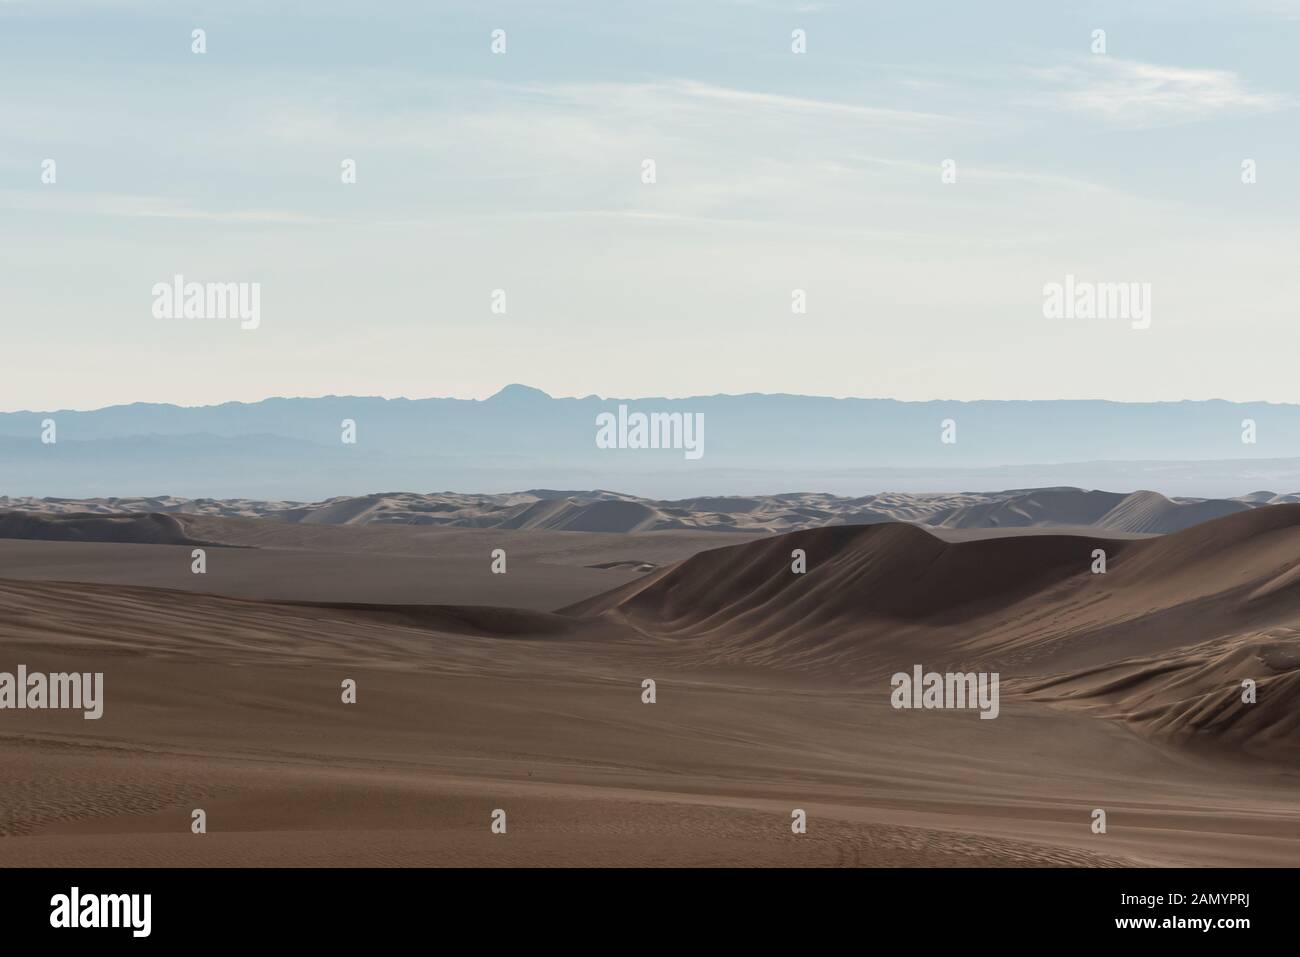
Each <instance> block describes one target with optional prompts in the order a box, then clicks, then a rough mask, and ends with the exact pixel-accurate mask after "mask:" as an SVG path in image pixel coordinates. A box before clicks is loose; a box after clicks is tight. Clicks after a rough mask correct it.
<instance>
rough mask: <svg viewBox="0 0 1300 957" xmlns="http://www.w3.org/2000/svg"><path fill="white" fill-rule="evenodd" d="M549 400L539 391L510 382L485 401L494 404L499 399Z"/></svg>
mask: <svg viewBox="0 0 1300 957" xmlns="http://www.w3.org/2000/svg"><path fill="white" fill-rule="evenodd" d="M549 398H550V396H549V395H547V394H546V393H545V392H543V391H542V390H541V389H534V388H533V387H532V386H530V385H520V384H519V383H518V382H512V383H511V384H510V385H508V386H506V387H505V388H504V389H502V390H501V391H500V392H498V393H497V394H496V395H493V396H489V397H488V398H487V400H486V401H488V402H496V401H498V400H500V399H512V400H515V401H518V400H520V399H526V400H533V399H549Z"/></svg>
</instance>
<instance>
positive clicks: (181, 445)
mask: <svg viewBox="0 0 1300 957" xmlns="http://www.w3.org/2000/svg"><path fill="white" fill-rule="evenodd" d="M620 406H621V407H625V408H626V410H627V412H628V414H629V415H634V414H635V413H637V412H642V413H645V414H651V413H655V412H659V413H669V414H671V413H683V414H698V415H702V416H703V420H704V424H705V428H704V434H703V445H702V449H703V455H702V456H701V457H700V458H698V459H688V458H687V457H686V456H685V455H684V454H683V452H682V451H681V450H680V449H678V448H645V449H637V448H599V447H598V446H597V442H596V436H597V416H599V415H601V414H602V413H609V414H611V415H614V414H617V413H618V411H619V408H620ZM51 423H52V426H53V438H54V439H55V441H53V442H48V441H46V442H43V441H42V435H43V434H44V435H46V436H47V438H48V437H49V432H50V426H51ZM346 423H351V429H352V431H353V434H354V435H355V439H356V441H355V443H345V442H344V441H343V436H344V432H345V430H346V429H347V428H348V426H347V425H346ZM1243 438H1253V439H1254V441H1253V442H1250V441H1243ZM945 439H948V440H949V441H945ZM1055 485H1085V486H1091V487H1101V488H1113V489H1117V490H1122V491H1136V490H1138V489H1142V488H1158V489H1159V490H1161V491H1162V492H1165V493H1166V494H1173V495H1190V496H1200V497H1233V496H1237V495H1241V494H1244V493H1246V492H1248V491H1249V490H1251V489H1258V488H1264V487H1273V488H1279V487H1280V488H1300V406H1297V405H1287V404H1272V403H1233V402H1225V401H1218V400H1213V401H1196V402H1192V401H1187V402H1153V403H1121V402H1109V401H1094V400H1078V401H1075V400H1061V401H974V402H957V401H932V402H900V401H896V400H892V399H857V398H850V399H836V398H825V397H817V396H796V395H762V394H747V395H712V396H696V397H691V398H672V399H670V398H641V399H618V398H608V399H606V398H601V397H598V396H594V395H593V396H586V397H583V398H553V397H551V396H549V395H547V394H546V393H544V392H541V391H539V390H537V389H533V388H529V387H527V386H522V385H511V386H508V387H506V388H504V389H502V390H501V391H500V392H498V393H496V394H495V395H493V396H491V397H490V398H488V399H484V400H469V399H452V398H429V399H404V398H398V399H385V398H377V397H373V396H369V397H364V396H363V397H350V396H325V397H320V398H270V399H265V400H263V401H260V402H253V403H242V402H229V403H224V404H221V405H215V406H200V407H181V406H176V405H166V404H149V403H136V404H131V405H121V406H112V407H108V408H103V409H97V410H93V411H71V410H56V411H24V412H9V413H3V414H0V492H3V493H4V494H8V495H20V496H50V495H55V496H65V497H94V496H103V495H122V494H136V495H177V496H184V497H190V498H196V497H219V498H258V499H280V498H290V499H296V500H312V499H323V498H327V497H330V496H335V495H363V494H369V493H373V492H376V491H378V490H381V489H393V488H405V489H416V490H426V491H427V490H431V489H455V490H459V491H470V490H473V491H485V492H505V491H508V490H510V489H518V488H528V487H538V486H546V487H552V488H618V489H623V490H626V491H628V492H631V493H633V494H636V495H638V496H645V497H651V498H679V497H691V496H699V495H714V494H742V495H752V494H773V493H777V492H780V491H783V490H788V489H791V488H809V487H814V488H819V489H821V490H823V491H827V492H832V493H835V494H841V495H861V494H864V493H867V492H877V491H882V490H886V489H905V490H908V491H949V492H956V491H969V490H977V491H992V490H997V489H1005V488H1012V487H1018V488H1033V487H1048V486H1055Z"/></svg>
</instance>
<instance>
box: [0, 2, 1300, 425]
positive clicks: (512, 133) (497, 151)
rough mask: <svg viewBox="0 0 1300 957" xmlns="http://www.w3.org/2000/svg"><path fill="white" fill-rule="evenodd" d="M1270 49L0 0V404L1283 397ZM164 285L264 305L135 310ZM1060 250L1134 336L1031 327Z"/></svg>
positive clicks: (1243, 21)
mask: <svg viewBox="0 0 1300 957" xmlns="http://www.w3.org/2000/svg"><path fill="white" fill-rule="evenodd" d="M376 7H377V8H378V9H376ZM196 27H201V28H203V29H205V30H206V31H207V44H208V52H207V53H206V54H203V55H196V54H194V53H192V52H191V49H190V47H191V39H190V36H191V30H193V29H194V28H196ZM494 29H502V30H505V31H506V37H507V53H506V54H505V55H502V56H496V55H493V54H492V53H491V51H490V34H491V32H492V31H493V30H494ZM795 29H802V30H805V31H806V33H807V45H808V51H807V53H806V54H803V55H795V54H793V53H792V52H791V50H790V45H791V31H792V30H795ZM1095 29H1104V30H1105V31H1106V47H1107V50H1106V53H1105V54H1104V55H1097V54H1094V53H1092V52H1091V50H1090V47H1091V44H1092V31H1093V30H1095ZM1298 48H1300V2H1283V0H1271V2H1249V0H1247V2H1242V3H1236V4H1225V3H1217V4H1211V3H1198V2H1178V3H1172V2H1170V3H1163V2H1161V3H1154V2H1153V3H1133V2H1127V3H1092V4H1086V5H1085V4H1072V3H1071V4H1067V3H1048V2H1036V3H998V4H979V5H976V4H970V3H941V4H923V3H922V4H918V3H909V4H889V5H886V4H880V3H851V4H850V3H816V2H813V3H776V2H761V0H757V2H752V3H746V2H739V0H737V2H708V0H694V2H684V3H677V2H666V3H655V4H632V3H599V4H598V3H594V2H592V3H563V2H561V3H547V4H537V3H531V2H530V3H481V2H479V3H450V2H437V3H387V4H353V3H348V4H344V3H335V2H332V0H321V2H310V3H308V2H300V3H275V2H259V3H253V2H241V0H234V2H230V0H227V2H223V3H219V4H218V3H202V4H187V3H176V2H146V0H120V2H111V0H102V2H86V0H80V2H78V0H66V2H64V0H39V2H37V0H32V2H27V0H0V88H2V89H4V91H5V93H4V95H3V97H0V262H2V263H3V266H2V267H0V268H2V269H3V273H4V275H3V280H4V281H3V283H0V315H2V316H3V320H2V321H3V326H2V327H0V333H2V335H3V339H2V341H3V342H4V344H5V346H6V348H5V349H4V350H3V351H4V352H5V353H6V360H5V362H4V363H3V376H0V409H7V410H12V409H23V408H59V407H75V408H92V407H98V406H102V405H107V404H112V403H118V402H129V401H170V402H178V403H181V404H205V403H212V402H220V401H226V400H231V399H240V400H256V399H259V398H263V397H265V396H268V395H321V394H328V393H336V394H341V393H351V394H373V395H386V396H396V395H407V396H430V395H456V396H462V397H483V396H486V395H489V394H491V393H493V392H495V391H496V390H497V389H498V388H500V387H501V386H502V385H504V384H506V383H508V382H515V381H519V382H527V383H530V384H532V385H536V386H538V387H541V388H543V389H546V390H547V391H549V392H551V393H552V394H555V395H586V394H590V393H598V394H601V395H611V396H641V395H669V396H681V395H692V394H702V393H716V392H749V391H763V392H799V393H814V394H826V395H857V396H891V397H896V398H903V399H931V398H959V399H976V398H1006V399H1024V398H1109V399H1121V400H1154V399H1168V400H1176V399H1185V398H1213V397H1218V398H1228V399H1235V400H1258V399H1262V400H1270V401H1290V402H1300V376H1297V375H1296V374H1295V368H1294V363H1295V356H1296V355H1297V353H1300V348H1298V347H1300V332H1297V323H1298V322H1300V309H1297V302H1300V278H1297V277H1298V276H1300V270H1298V269H1297V268H1296V265H1295V263H1296V259H1297V255H1296V254H1297V252H1298V251H1300V250H1298V246H1300V243H1298V241H1297V235H1298V233H1297V229H1296V226H1297V212H1300V209H1298V207H1300V191H1298V190H1297V182H1300V141H1298V140H1300V132H1298V130H1300V124H1298V123H1297V120H1298V119H1300V111H1298V110H1300V84H1298V83H1297V75H1298V70H1300V68H1298V67H1297V57H1296V55H1295V51H1296V49H1298ZM49 158H52V159H54V160H55V161H56V162H57V182H56V183H54V184H43V183H42V182H41V164H42V161H43V160H45V159H49ZM345 158H350V159H354V160H355V161H356V163H357V182H356V183H355V184H349V185H344V184H342V183H341V182H340V163H341V162H342V160H344V159H345ZM647 158H651V159H653V160H654V161H655V164H656V171H657V182H656V183H654V184H653V185H647V184H644V183H642V182H641V178H640V173H641V164H642V161H643V160H644V159H647ZM945 159H952V160H954V161H955V163H956V169H957V181H956V182H955V183H943V182H942V181H941V178H940V172H941V164H942V163H943V161H944V160H945ZM1244 159H1253V160H1255V162H1256V163H1257V171H1258V172H1257V175H1258V181H1257V182H1256V183H1254V184H1251V185H1244V184H1243V183H1242V182H1241V163H1242V161H1243V160H1244ZM177 273H180V274H183V275H184V276H186V278H187V279H194V280H199V281H213V282H259V283H260V284H261V287H262V292H261V295H262V321H261V324H260V326H259V328H257V329H256V330H248V331H245V330H241V329H240V328H239V326H238V323H235V322H223V321H221V320H163V319H157V318H155V317H154V316H153V315H152V313H151V308H150V307H151V303H152V299H151V294H150V290H151V288H152V287H153V285H154V284H155V283H157V282H160V281H169V280H170V279H171V277H172V276H173V275H175V274H177ZM1066 274H1074V275H1076V276H1077V277H1079V278H1080V279H1081V280H1091V281H1096V282H1143V283H1150V284H1151V288H1152V299H1153V302H1152V320H1153V321H1152V325H1151V328H1150V329H1147V330H1140V331H1139V330H1133V329H1131V328H1130V326H1129V324H1128V323H1126V322H1115V321H1106V320H1064V321H1063V320H1049V319H1046V318H1044V315H1043V311H1042V302H1043V291H1042V290H1043V286H1044V284H1046V283H1052V282H1060V281H1062V280H1063V278H1064V277H1065V275H1066ZM493 289H505V290H506V293H507V297H508V300H507V301H508V311H507V313H506V314H505V315H494V314H493V313H492V312H491V311H490V308H489V305H490V296H491V292H492V290H493ZM794 289H804V290H806V291H807V301H808V310H807V313H806V314H792V312H791V309H790V303H791V292H792V290H794Z"/></svg>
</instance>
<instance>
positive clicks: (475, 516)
mask: <svg viewBox="0 0 1300 957" xmlns="http://www.w3.org/2000/svg"><path fill="white" fill-rule="evenodd" d="M1296 498H1297V496H1296V495H1276V494H1274V493H1273V492H1263V491H1257V492H1252V493H1250V494H1248V495H1244V496H1241V497H1239V498H1235V499H1169V498H1166V497H1165V496H1163V495H1160V494H1159V493H1156V492H1149V491H1139V492H1133V493H1130V494H1123V493H1119V492H1102V491H1089V490H1087V489H1080V488H1043V489H1012V490H1009V491H1004V492H961V493H930V494H927V493H901V492H887V493H882V494H879V495H865V496H860V497H844V496H836V495H829V494H825V493H816V492H799V493H785V494H781V495H766V496H706V497H699V498H690V499H679V500H672V501H669V500H654V499H643V498H637V497H636V496H633V495H624V494H620V493H618V492H609V491H605V490H596V491H587V492H581V491H555V490H548V489H533V490H530V491H525V492H510V493H505V494H498V495H469V494H463V493H457V492H441V493H431V494H421V493H414V492H383V493H377V494H374V495H365V496H359V497H341V498H335V499H329V500H327V501H324V502H316V503H301V502H256V501H250V500H247V499H231V500H214V499H179V498H171V497H159V496H155V497H152V498H134V499H133V498H110V499H84V500H68V499H33V498H21V499H9V498H4V497H0V510H4V509H6V508H10V509H15V510H21V511H26V512H41V513H50V514H67V513H72V512H80V513H95V514H123V513H130V512H164V513H167V514H172V515H177V516H181V517H182V520H188V519H189V517H197V516H206V517H217V518H272V519H275V520H277V521H280V522H286V523H294V524H307V525H362V526H368V525H406V526H410V525H414V526H444V527H448V528H502V529H547V530H552V531H586V532H606V533H628V532H639V531H677V530H683V529H695V530H700V531H719V532H746V533H750V534H756V535H763V534H768V535H770V534H779V533H783V532H790V531H796V530H799V529H806V528H823V527H827V526H835V525H871V524H877V523H882V522H911V523H914V524H919V525H925V526H927V527H930V528H939V529H946V530H950V531H957V532H963V531H971V530H980V529H1001V530H1005V529H1030V528H1037V529H1046V528H1058V529H1060V528H1071V529H1075V528H1085V527H1091V528H1095V529H1105V530H1107V531H1110V532H1115V533H1124V534H1130V535H1155V534H1165V533H1168V532H1176V531H1179V530H1181V529H1184V528H1188V527H1190V526H1192V525H1195V524H1197V523H1198V522H1203V521H1207V520H1209V519H1211V518H1218V517H1220V516H1222V515H1229V514H1232V513H1234V512H1240V511H1246V510H1249V509H1252V508H1258V507H1261V506H1264V505H1276V504H1283V503H1285V502H1288V501H1295V500H1296Z"/></svg>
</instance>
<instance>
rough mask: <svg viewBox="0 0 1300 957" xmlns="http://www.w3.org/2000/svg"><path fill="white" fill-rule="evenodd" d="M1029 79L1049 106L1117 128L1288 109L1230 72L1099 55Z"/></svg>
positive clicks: (1283, 98) (1280, 98)
mask: <svg viewBox="0 0 1300 957" xmlns="http://www.w3.org/2000/svg"><path fill="white" fill-rule="evenodd" d="M1031 73H1032V74H1033V75H1034V76H1035V77H1036V78H1038V79H1039V80H1041V81H1045V82H1046V83H1047V84H1048V85H1049V87H1055V89H1049V91H1048V92H1047V93H1046V99H1047V100H1048V101H1049V102H1050V103H1051V104H1053V105H1057V106H1064V107H1066V108H1068V109H1072V110H1076V111H1079V112H1083V113H1089V114H1092V115H1094V116H1097V117H1100V118H1102V119H1105V120H1107V121H1110V122H1113V123H1116V124H1119V125H1123V126H1161V125H1167V124H1169V123H1182V122H1191V121H1198V120H1206V119H1212V118H1217V117H1222V116H1234V115H1244V114H1256V113H1270V112H1274V111H1276V110H1282V109H1287V108H1288V107H1291V106H1294V105H1295V101H1294V99H1293V98H1291V97H1290V96H1287V95H1284V94H1280V93H1272V92H1269V91H1265V90H1256V89H1252V88H1250V87H1249V86H1247V84H1246V83H1245V81H1244V80H1243V79H1242V78H1241V76H1240V75H1239V74H1237V73H1236V72H1234V71H1232V70H1213V69H1189V68H1186V67H1175V66H1163V65H1160V64H1155V63H1141V62H1138V61H1135V60H1123V59H1119V58H1117V57H1113V56H1108V55H1100V56H1090V57H1080V58H1078V59H1076V60H1074V61H1073V62H1071V63H1069V64H1065V65H1062V66H1057V67H1051V68H1047V69H1036V70H1032V71H1031Z"/></svg>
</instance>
